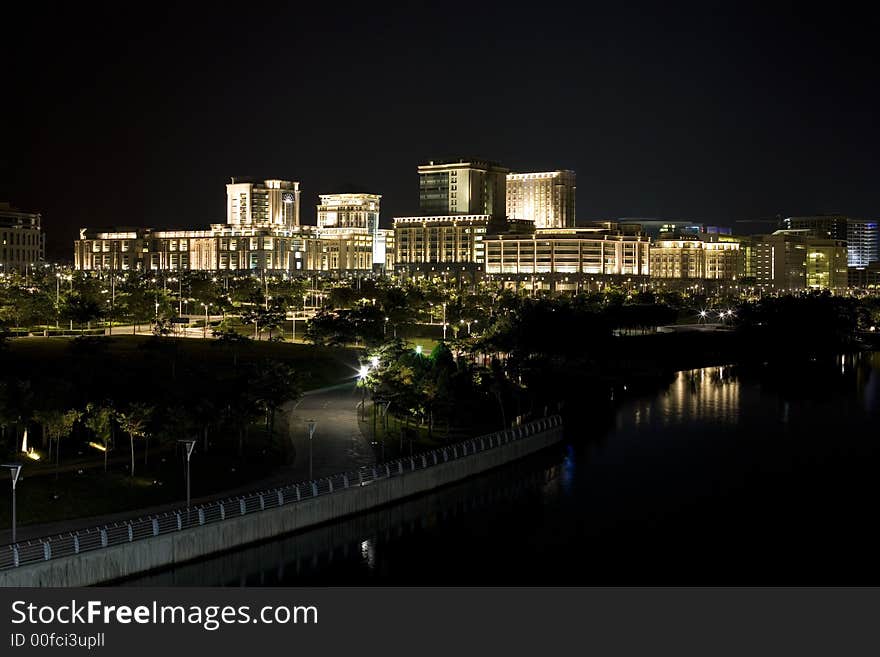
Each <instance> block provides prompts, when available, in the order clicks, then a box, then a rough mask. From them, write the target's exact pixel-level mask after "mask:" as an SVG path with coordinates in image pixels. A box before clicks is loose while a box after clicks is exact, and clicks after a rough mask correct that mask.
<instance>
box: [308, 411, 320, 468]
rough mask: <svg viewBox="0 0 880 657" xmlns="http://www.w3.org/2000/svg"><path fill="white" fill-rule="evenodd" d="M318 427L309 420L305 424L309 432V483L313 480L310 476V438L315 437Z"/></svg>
mask: <svg viewBox="0 0 880 657" xmlns="http://www.w3.org/2000/svg"><path fill="white" fill-rule="evenodd" d="M317 426H318V423H317V422H315V421H314V420H309V421H308V422H306V427H307V428H308V430H309V481H311V480H312V479H314V477H313V476H312V438H314V437H315V427H317Z"/></svg>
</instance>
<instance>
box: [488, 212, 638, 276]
mask: <svg viewBox="0 0 880 657" xmlns="http://www.w3.org/2000/svg"><path fill="white" fill-rule="evenodd" d="M483 242H484V245H485V247H484V248H485V258H486V266H485V271H486V273H487V274H490V275H494V276H501V277H502V278H503V277H505V276H507V277H508V278H514V279H515V278H517V277H523V276H526V277H532V276H534V275H536V274H541V275H549V277H551V278H553V277H555V280H556V282H559V279H562V280H568V279H567V278H566V277H568V278H570V279H572V280H574V279H582V278H583V277H585V276H647V275H648V253H649V252H648V238H646V237H644V236H643V235H627V234H624V233H623V232H621V231H620V230H619V228H617V227H616V226H614V225H608V224H606V225H604V226H596V227H588V228H539V229H536V230H535V231H534V233H532V234H517V233H505V234H494V235H488V236H487V237H485V239H484V240H483Z"/></svg>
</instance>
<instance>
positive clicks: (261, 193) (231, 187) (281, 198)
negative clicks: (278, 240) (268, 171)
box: [226, 178, 300, 229]
mask: <svg viewBox="0 0 880 657" xmlns="http://www.w3.org/2000/svg"><path fill="white" fill-rule="evenodd" d="M299 196H300V191H299V183H298V182H291V181H289V180H276V179H272V180H265V181H263V182H261V183H257V182H253V181H249V180H246V181H241V180H238V181H237V180H236V179H235V178H232V182H231V183H229V184H228V185H226V223H227V224H228V225H230V226H242V227H245V226H258V227H269V226H272V227H275V228H286V229H290V228H295V227H297V226H299V202H300V198H299Z"/></svg>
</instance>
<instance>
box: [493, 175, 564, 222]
mask: <svg viewBox="0 0 880 657" xmlns="http://www.w3.org/2000/svg"><path fill="white" fill-rule="evenodd" d="M576 191H577V186H576V178H575V173H574V171H567V170H565V171H547V172H543V173H509V174H507V216H508V217H510V218H511V219H526V220H528V221H533V222H534V223H535V228H571V227H574V225H575V192H576Z"/></svg>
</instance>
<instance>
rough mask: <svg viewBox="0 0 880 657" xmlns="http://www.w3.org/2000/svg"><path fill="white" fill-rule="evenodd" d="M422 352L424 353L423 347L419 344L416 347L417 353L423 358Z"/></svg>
mask: <svg viewBox="0 0 880 657" xmlns="http://www.w3.org/2000/svg"><path fill="white" fill-rule="evenodd" d="M422 351H423V349H422V345H420V344H417V345H416V353H417V354H418V355H419V356H421V355H422Z"/></svg>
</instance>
